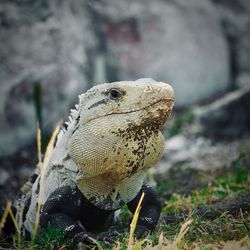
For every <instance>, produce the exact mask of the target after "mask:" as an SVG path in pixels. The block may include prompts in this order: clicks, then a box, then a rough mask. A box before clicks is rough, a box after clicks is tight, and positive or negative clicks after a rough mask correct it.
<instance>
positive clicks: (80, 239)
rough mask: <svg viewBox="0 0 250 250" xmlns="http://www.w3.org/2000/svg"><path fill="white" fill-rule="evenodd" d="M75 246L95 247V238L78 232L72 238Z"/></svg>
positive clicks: (89, 234)
mask: <svg viewBox="0 0 250 250" xmlns="http://www.w3.org/2000/svg"><path fill="white" fill-rule="evenodd" d="M73 242H74V243H75V244H78V243H83V244H86V245H96V244H97V242H96V238H95V236H94V235H93V234H91V233H87V232H80V233H78V234H76V235H75V236H74V238H73Z"/></svg>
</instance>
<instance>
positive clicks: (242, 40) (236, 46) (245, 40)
mask: <svg viewBox="0 0 250 250" xmlns="http://www.w3.org/2000/svg"><path fill="white" fill-rule="evenodd" d="M213 2H214V3H215V5H216V10H217V13H218V16H219V18H220V21H221V24H222V28H223V32H224V33H225V35H226V37H227V40H228V43H229V47H230V57H231V58H230V61H231V62H230V64H231V71H232V72H231V74H232V77H233V78H235V77H236V76H237V75H238V74H239V73H240V72H242V71H250V1H249V0H213ZM233 80H234V79H233Z"/></svg>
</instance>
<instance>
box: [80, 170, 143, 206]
mask: <svg viewBox="0 0 250 250" xmlns="http://www.w3.org/2000/svg"><path fill="white" fill-rule="evenodd" d="M111 178H114V175H112V177H111V175H110V174H103V175H100V176H95V177H89V178H88V177H85V176H81V175H79V176H78V177H77V180H76V183H77V187H78V188H79V190H80V191H81V192H82V194H83V195H84V196H85V197H86V198H87V199H88V200H89V201H90V202H91V203H93V204H94V205H95V206H97V207H99V208H100V209H105V210H115V209H119V208H120V207H121V206H123V205H124V204H126V203H128V202H129V201H131V200H132V199H133V198H134V197H135V196H136V195H137V194H138V192H139V191H140V189H141V187H142V184H143V181H144V172H138V173H136V174H135V175H133V176H131V177H130V178H127V179H124V180H123V181H120V180H117V183H119V184H117V185H116V186H114V180H111ZM111 183H112V184H111Z"/></svg>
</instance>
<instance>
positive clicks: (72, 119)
mask: <svg viewBox="0 0 250 250" xmlns="http://www.w3.org/2000/svg"><path fill="white" fill-rule="evenodd" d="M79 99H80V96H79ZM79 107H80V105H79V104H76V105H75V108H73V109H71V110H70V114H69V117H68V121H66V122H64V125H63V126H62V127H61V129H60V131H59V133H58V137H57V139H58V140H60V139H61V137H62V136H63V135H64V133H65V132H66V131H68V130H70V129H73V128H74V127H75V125H76V122H77V119H78V117H79V113H80V108H79Z"/></svg>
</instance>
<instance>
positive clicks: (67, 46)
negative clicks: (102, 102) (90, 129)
mask: <svg viewBox="0 0 250 250" xmlns="http://www.w3.org/2000/svg"><path fill="white" fill-rule="evenodd" d="M0 44H1V46H0V159H1V161H0V162H1V166H0V188H1V190H2V191H3V190H5V191H6V192H7V193H8V195H10V196H12V195H14V194H15V192H16V190H17V189H18V187H19V186H20V183H23V181H24V180H25V179H26V178H27V177H28V176H29V175H30V173H31V171H32V169H34V166H35V164H36V162H37V153H36V139H35V134H36V121H37V120H39V121H40V124H41V127H42V131H43V136H44V137H43V138H45V139H43V140H44V141H46V137H47V136H48V135H49V134H50V133H51V130H52V128H53V126H54V125H55V124H56V123H57V122H58V120H60V119H61V118H67V115H68V113H69V109H70V108H72V107H73V106H74V104H75V103H77V101H78V95H79V94H80V93H82V92H84V91H85V90H87V89H88V88H90V87H92V86H93V85H96V84H100V83H104V82H112V81H119V80H135V79H138V78H142V77H151V78H153V79H155V80H159V81H165V82H168V83H171V84H172V86H173V87H174V89H175V92H176V106H175V112H174V115H173V118H172V120H171V121H170V123H169V125H168V129H167V130H166V133H165V135H166V136H167V137H168V138H169V139H168V142H167V144H166V154H164V157H163V160H162V161H161V162H160V163H159V164H158V167H157V168H155V170H154V171H156V172H157V173H160V172H162V173H163V172H164V171H166V170H167V169H168V168H169V167H171V166H175V165H176V164H178V163H180V162H181V163H187V164H188V165H189V166H190V167H193V168H198V169H206V168H207V169H215V168H221V167H224V166H227V165H228V164H230V162H232V161H233V160H235V158H237V156H238V154H239V152H241V151H242V150H245V149H246V148H248V147H249V145H248V144H249V142H248V139H249V129H250V105H249V103H250V90H249V86H250V1H249V0H220V1H219V0H189V1H186V0H154V1H150V0H143V1H142V0H133V1H123V0H109V1H107V0H60V1H59V0H36V1H34V0H22V1H21V0H12V1H8V0H1V1H0ZM249 148H250V147H249Z"/></svg>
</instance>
